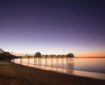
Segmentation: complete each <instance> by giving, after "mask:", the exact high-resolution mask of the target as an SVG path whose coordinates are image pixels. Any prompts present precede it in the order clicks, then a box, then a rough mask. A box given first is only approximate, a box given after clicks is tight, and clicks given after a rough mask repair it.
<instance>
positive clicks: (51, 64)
mask: <svg viewBox="0 0 105 85" xmlns="http://www.w3.org/2000/svg"><path fill="white" fill-rule="evenodd" d="M76 62H77V61H74V58H68V59H67V58H47V57H44V58H34V59H32V58H20V59H16V60H14V63H18V64H22V65H26V66H31V67H34V68H38V69H43V70H51V71H56V72H60V73H66V74H72V75H78V76H84V77H91V78H96V79H104V80H105V74H104V73H97V72H88V71H79V70H74V69H75V68H74V67H75V66H76V65H77V63H76ZM80 63H81V62H80ZM78 64H79V63H78ZM84 64H85V63H84ZM85 66H86V64H85ZM65 67H66V69H65Z"/></svg>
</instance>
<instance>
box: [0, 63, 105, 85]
mask: <svg viewBox="0 0 105 85" xmlns="http://www.w3.org/2000/svg"><path fill="white" fill-rule="evenodd" d="M0 85H105V80H96V79H91V78H84V77H78V76H72V75H66V74H61V73H56V72H51V71H43V70H38V69H35V68H31V67H26V66H22V65H17V64H13V63H10V62H1V61H0Z"/></svg>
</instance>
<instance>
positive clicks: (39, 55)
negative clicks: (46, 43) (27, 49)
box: [34, 52, 42, 57]
mask: <svg viewBox="0 0 105 85" xmlns="http://www.w3.org/2000/svg"><path fill="white" fill-rule="evenodd" d="M41 56H42V55H41V53H40V52H36V53H35V56H34V57H41Z"/></svg>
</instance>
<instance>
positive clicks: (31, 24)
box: [0, 0, 105, 56]
mask: <svg viewBox="0 0 105 85" xmlns="http://www.w3.org/2000/svg"><path fill="white" fill-rule="evenodd" d="M0 48H2V49H4V50H7V51H13V52H27V53H30V52H32V53H34V52H36V51H40V52H42V53H43V54H51V53H52V54H66V53H69V52H73V53H74V54H75V55H76V56H93V55H94V56H105V1H104V0H0ZM87 54H88V55H87Z"/></svg>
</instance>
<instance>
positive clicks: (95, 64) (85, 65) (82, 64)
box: [14, 58, 105, 73]
mask: <svg viewBox="0 0 105 85" xmlns="http://www.w3.org/2000/svg"><path fill="white" fill-rule="evenodd" d="M14 62H15V63H21V64H27V65H29V64H30V65H40V66H48V67H56V68H62V69H63V68H65V69H73V70H81V71H90V72H100V73H105V58H74V60H70V59H67V58H47V59H46V58H41V59H40V58H39V59H38V58H36V59H34V58H23V59H15V60H14Z"/></svg>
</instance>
